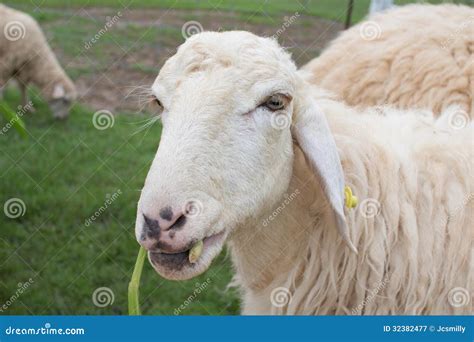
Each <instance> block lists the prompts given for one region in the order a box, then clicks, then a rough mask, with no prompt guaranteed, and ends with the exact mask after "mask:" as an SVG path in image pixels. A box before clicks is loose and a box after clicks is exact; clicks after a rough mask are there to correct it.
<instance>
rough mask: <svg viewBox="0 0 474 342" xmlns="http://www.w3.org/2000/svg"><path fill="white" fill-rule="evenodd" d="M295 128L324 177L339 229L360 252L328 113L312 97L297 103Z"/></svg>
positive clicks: (302, 147)
mask: <svg viewBox="0 0 474 342" xmlns="http://www.w3.org/2000/svg"><path fill="white" fill-rule="evenodd" d="M292 130H293V137H294V138H295V139H296V141H297V142H298V144H299V146H300V147H301V149H302V150H303V152H304V154H305V155H306V158H307V159H308V160H309V162H310V164H311V166H312V168H313V171H314V172H315V173H316V175H317V177H318V178H319V180H320V183H321V186H322V188H323V192H324V194H325V196H326V199H327V200H328V202H329V204H330V206H331V208H332V209H333V212H334V216H335V223H336V226H337V229H338V231H339V233H340V234H341V236H342V238H343V239H344V241H345V243H346V244H347V246H348V247H349V248H350V249H351V250H352V251H353V252H355V253H357V249H356V248H355V247H354V245H353V243H352V241H351V240H350V237H349V231H348V226H347V222H346V219H345V216H344V174H343V172H342V166H341V161H340V159H339V155H338V153H337V147H336V142H335V141H334V137H333V136H332V133H331V131H330V129H329V125H328V123H327V121H326V117H325V116H324V114H323V112H322V111H321V110H320V109H319V108H318V106H317V105H316V103H314V100H312V99H311V100H308V101H306V103H305V104H303V105H302V106H299V107H298V106H295V112H294V122H293V126H292Z"/></svg>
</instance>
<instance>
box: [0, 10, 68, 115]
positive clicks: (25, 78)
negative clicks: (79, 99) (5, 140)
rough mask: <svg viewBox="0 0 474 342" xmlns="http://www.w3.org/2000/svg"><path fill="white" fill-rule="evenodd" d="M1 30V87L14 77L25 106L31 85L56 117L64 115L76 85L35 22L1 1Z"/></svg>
mask: <svg viewBox="0 0 474 342" xmlns="http://www.w3.org/2000/svg"><path fill="white" fill-rule="evenodd" d="M0 31H1V32H2V33H3V34H2V35H0V59H1V62H2V63H0V82H1V83H0V85H1V87H4V86H5V85H6V83H8V81H9V80H10V79H16V80H17V81H18V83H19V86H20V89H21V92H22V97H23V102H24V103H23V105H25V104H26V103H27V98H26V87H27V86H28V85H29V84H34V85H36V86H37V87H38V88H39V89H40V91H41V93H42V95H43V96H44V97H45V99H46V100H47V101H48V102H49V103H50V105H52V107H53V108H52V109H53V112H54V114H55V116H58V117H63V116H66V115H67V109H68V107H69V104H70V102H71V101H73V100H74V99H75V98H76V96H77V94H76V88H75V86H74V84H73V82H72V81H71V80H70V78H69V77H68V76H67V75H66V73H65V72H64V70H63V69H62V68H61V66H60V65H59V63H58V61H57V59H56V56H55V55H54V52H53V51H52V50H51V48H50V47H49V45H48V42H47V41H46V38H45V36H44V34H43V32H42V30H41V28H40V26H39V25H38V23H37V22H36V21H35V20H34V19H33V18H32V17H30V16H29V15H27V14H25V13H23V12H20V11H17V10H14V9H12V8H9V7H7V6H5V5H2V4H0ZM63 102H64V103H63Z"/></svg>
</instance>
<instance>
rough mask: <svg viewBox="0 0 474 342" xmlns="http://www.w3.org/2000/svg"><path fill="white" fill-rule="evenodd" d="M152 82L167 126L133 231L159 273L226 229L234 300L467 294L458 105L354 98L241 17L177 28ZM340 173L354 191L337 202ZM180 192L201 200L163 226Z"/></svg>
mask: <svg viewBox="0 0 474 342" xmlns="http://www.w3.org/2000/svg"><path fill="white" fill-rule="evenodd" d="M152 91H153V95H154V96H155V97H156V98H157V99H159V100H160V103H162V104H163V108H162V109H163V111H162V123H163V132H162V135H161V141H160V147H159V149H158V152H157V154H156V156H155V159H154V161H153V163H152V165H151V168H150V171H149V173H148V175H147V179H146V181H145V186H144V188H143V190H142V192H141V195H140V200H139V203H138V206H137V221H136V226H135V234H136V238H137V241H138V242H139V243H141V244H142V246H143V247H144V248H146V249H147V250H148V251H149V260H150V262H151V264H152V266H153V267H154V268H155V270H156V271H157V272H158V273H160V274H161V275H163V276H164V277H166V278H168V279H173V280H184V279H190V278H192V277H194V276H197V275H199V274H201V273H202V272H204V271H205V270H207V268H208V267H209V265H210V263H211V261H212V260H213V259H214V258H215V257H216V256H217V254H218V253H219V252H220V251H221V249H222V246H223V244H224V241H227V242H228V244H229V247H230V252H231V253H230V254H231V257H232V260H233V265H234V268H235V273H236V276H235V279H234V283H233V284H234V285H237V286H238V287H239V288H240V289H241V290H242V292H243V313H245V314H351V313H352V314H410V313H411V314H436V313H442V314H449V313H456V314H457V313H467V312H470V311H471V310H472V306H471V302H470V301H469V291H471V289H472V274H473V271H472V254H471V253H472V250H471V247H472V238H473V230H472V221H473V220H472V219H473V211H472V193H473V189H472V181H473V172H472V171H473V170H472V166H473V165H472V162H473V149H472V142H473V141H472V139H473V127H472V123H470V122H469V120H468V119H469V118H468V117H467V116H466V115H465V113H463V112H462V111H461V109H460V108H459V107H455V106H452V107H449V108H447V110H446V112H445V113H444V114H443V115H442V116H441V117H440V118H439V119H438V120H437V121H435V119H434V116H433V114H432V113H429V114H428V113H424V112H420V111H418V110H408V111H406V112H403V111H399V110H395V109H391V108H389V107H386V106H384V107H380V108H376V109H370V110H365V111H362V110H356V109H353V108H350V107H348V106H346V105H344V104H342V103H340V102H338V101H336V100H334V99H333V98H332V97H331V96H330V95H327V94H325V93H324V92H323V91H321V90H319V89H318V88H312V86H311V85H310V84H309V83H308V82H307V81H306V80H305V79H304V77H302V73H301V72H298V71H297V69H296V66H295V65H294V63H293V61H292V60H291V57H290V56H289V54H288V53H286V52H285V51H284V50H283V49H281V47H279V46H278V44H277V42H276V41H275V40H272V39H268V38H261V37H257V36H255V35H253V34H251V33H248V32H239V31H237V32H221V33H216V32H204V33H200V34H197V35H194V36H193V37H191V38H189V39H188V40H186V42H185V43H184V44H183V45H182V46H181V47H180V48H179V49H178V51H177V53H176V55H174V56H173V57H171V58H170V59H169V60H168V61H167V62H166V64H165V65H164V66H163V68H162V69H161V70H160V74H159V75H158V77H157V79H156V80H155V82H154V84H153V86H152ZM274 97H276V98H277V99H278V101H276V102H278V103H279V104H281V105H279V106H277V107H278V109H275V108H274V104H273V103H272V106H269V102H274V101H273V99H274ZM270 100H272V101H270ZM310 166H311V167H310ZM346 184H347V185H349V186H350V187H351V188H352V190H353V192H354V194H355V195H356V196H358V198H359V202H360V204H359V206H358V207H356V208H355V209H350V210H349V209H347V208H346V210H345V212H344V207H343V202H344V201H343V196H342V194H343V192H344V185H346ZM189 199H192V201H193V202H196V203H201V205H200V206H199V207H200V208H201V210H199V214H198V215H193V216H191V215H189V216H188V217H187V218H186V223H185V224H184V226H179V229H176V230H175V229H170V228H169V227H170V226H169V223H168V222H171V221H168V222H165V221H163V220H164V219H165V218H163V217H162V214H161V211H162V210H164V209H166V208H170V210H171V211H173V213H174V212H177V213H178V214H177V215H176V216H175V217H178V215H179V214H181V213H182V208H183V207H184V206H185V204H186V203H189ZM162 208H163V209H162ZM160 220H161V222H160ZM175 222H176V221H175ZM171 224H172V226H171V227H173V225H174V223H171ZM157 227H166V228H163V229H161V228H160V229H156V228H157ZM170 231H171V233H172V234H171V233H170ZM341 237H342V238H341ZM201 240H202V241H203V245H204V246H203V250H202V255H201V256H200V258H199V259H198V260H196V262H195V263H190V262H189V261H188V258H187V256H188V255H186V253H185V252H183V251H187V250H189V249H191V248H192V246H193V245H194V244H195V242H196V241H201ZM352 244H353V245H354V246H355V247H356V248H357V249H358V254H356V253H353V251H351V249H350V248H347V246H349V247H350V246H352ZM218 270H219V269H217V270H215V272H218ZM211 276H212V271H211ZM459 289H460V290H461V294H462V295H466V293H467V295H466V296H464V297H467V298H465V300H462V301H461V303H459V294H458V293H457V292H456V295H455V296H454V295H453V293H452V291H458V290H459ZM460 304H462V305H460Z"/></svg>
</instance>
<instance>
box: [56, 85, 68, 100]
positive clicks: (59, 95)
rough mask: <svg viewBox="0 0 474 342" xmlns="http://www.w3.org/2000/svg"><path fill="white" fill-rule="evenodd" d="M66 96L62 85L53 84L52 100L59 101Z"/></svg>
mask: <svg viewBox="0 0 474 342" xmlns="http://www.w3.org/2000/svg"><path fill="white" fill-rule="evenodd" d="M64 95H66V91H65V90H64V87H63V85H62V84H59V83H58V84H55V85H54V89H53V99H60V98H62V97H64Z"/></svg>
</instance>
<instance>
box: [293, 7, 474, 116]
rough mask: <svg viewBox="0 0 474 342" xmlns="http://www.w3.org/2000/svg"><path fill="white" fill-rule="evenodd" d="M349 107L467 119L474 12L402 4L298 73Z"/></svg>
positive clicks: (473, 82)
mask: <svg viewBox="0 0 474 342" xmlns="http://www.w3.org/2000/svg"><path fill="white" fill-rule="evenodd" d="M302 69H303V70H306V71H308V72H309V75H310V76H309V78H308V79H309V81H310V82H311V83H314V84H317V85H319V86H321V87H323V88H324V89H327V90H329V91H331V92H333V93H334V94H335V95H336V96H338V97H339V98H341V99H343V100H344V101H345V102H346V103H347V104H349V105H351V106H356V105H361V106H375V105H383V104H392V105H395V106H397V107H399V108H403V109H405V108H422V109H428V110H431V111H433V112H434V113H435V115H437V116H438V115H440V114H441V113H442V112H443V110H445V109H446V108H448V107H449V106H451V105H453V104H457V105H460V106H461V109H462V110H464V111H465V112H466V116H470V117H471V118H473V117H474V102H473V101H474V100H473V98H474V96H473V94H474V9H473V8H471V7H467V6H460V5H439V6H433V5H408V6H403V7H397V8H394V9H392V10H389V11H387V12H383V13H380V14H376V15H374V16H372V17H370V18H369V19H368V21H363V22H362V23H360V24H358V25H356V26H354V27H352V28H351V29H349V30H347V31H344V32H343V33H341V35H340V37H338V38H337V39H335V40H334V41H333V42H332V43H331V44H330V45H329V47H328V48H326V50H324V51H323V53H322V54H321V56H319V57H318V58H315V59H314V60H312V61H311V62H309V63H308V64H307V65H306V66H304V67H303V68H302Z"/></svg>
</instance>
